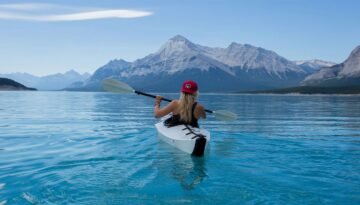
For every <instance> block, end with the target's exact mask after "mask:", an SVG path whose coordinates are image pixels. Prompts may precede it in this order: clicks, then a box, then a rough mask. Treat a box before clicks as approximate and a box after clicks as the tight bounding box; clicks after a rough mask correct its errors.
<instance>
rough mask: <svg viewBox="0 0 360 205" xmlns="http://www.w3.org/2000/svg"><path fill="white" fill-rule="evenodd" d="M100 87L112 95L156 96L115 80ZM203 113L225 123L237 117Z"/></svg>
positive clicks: (219, 112)
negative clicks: (112, 93)
mask: <svg viewBox="0 0 360 205" xmlns="http://www.w3.org/2000/svg"><path fill="white" fill-rule="evenodd" d="M102 86H103V88H104V90H106V91H110V92H114V93H135V94H138V95H144V96H148V97H151V98H156V95H151V94H148V93H144V92H141V91H138V90H134V89H133V88H132V87H130V86H129V85H128V84H126V83H124V82H121V81H118V80H116V79H105V80H103V81H102ZM162 100H164V101H167V102H171V101H172V100H170V99H167V98H162ZM205 112H207V113H211V114H213V115H214V116H215V117H216V118H217V119H220V120H225V121H232V120H236V119H237V115H236V114H235V113H232V112H229V111H226V110H216V111H213V110H208V109H205Z"/></svg>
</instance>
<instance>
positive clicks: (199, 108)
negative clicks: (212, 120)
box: [195, 103, 206, 119]
mask: <svg viewBox="0 0 360 205" xmlns="http://www.w3.org/2000/svg"><path fill="white" fill-rule="evenodd" d="M195 117H196V118H197V119H199V118H206V113H205V108H204V106H203V105H201V104H199V103H198V104H197V105H196V108H195Z"/></svg>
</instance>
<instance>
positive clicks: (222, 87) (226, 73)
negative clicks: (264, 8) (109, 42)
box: [78, 35, 308, 92]
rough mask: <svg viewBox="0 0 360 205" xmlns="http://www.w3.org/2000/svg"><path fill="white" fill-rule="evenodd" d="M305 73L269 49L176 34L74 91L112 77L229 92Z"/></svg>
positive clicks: (293, 80)
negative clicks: (206, 41)
mask: <svg viewBox="0 0 360 205" xmlns="http://www.w3.org/2000/svg"><path fill="white" fill-rule="evenodd" d="M307 75H308V73H307V72H306V71H305V70H303V69H302V68H301V67H299V66H297V65H296V64H295V63H294V62H292V61H289V60H287V59H285V58H284V57H281V56H279V55H278V54H276V53H275V52H273V51H270V50H266V49H263V48H260V47H255V46H252V45H249V44H244V45H242V44H238V43H231V44H230V45H229V46H228V47H226V48H211V47H207V46H202V45H198V44H195V43H193V42H191V41H189V40H188V39H186V38H185V37H183V36H180V35H177V36H175V37H173V38H171V39H169V40H168V41H167V42H166V43H165V44H164V45H162V46H161V47H160V49H159V50H158V51H157V52H155V53H152V54H150V55H148V56H145V57H144V58H141V59H138V60H135V61H134V62H127V61H124V60H113V61H110V62H109V63H108V64H106V65H104V66H102V67H101V68H99V69H98V70H97V71H96V72H95V73H94V74H93V75H92V76H91V78H89V79H88V80H87V81H86V82H85V84H84V85H83V86H82V87H79V88H78V89H82V90H100V89H101V88H100V84H101V80H103V79H105V78H110V77H111V78H117V79H119V80H121V81H124V82H127V83H129V84H130V85H131V86H133V87H135V88H138V89H142V90H147V91H171V92H173V91H178V90H179V86H180V85H181V83H182V81H184V80H187V79H193V80H196V81H198V83H199V85H200V87H201V91H205V92H219V91H221V92H224V91H225V92H232V91H239V90H249V89H250V90H251V89H267V88H281V87H288V86H294V85H297V84H298V83H299V82H300V81H301V80H303V79H304V78H305V76H307Z"/></svg>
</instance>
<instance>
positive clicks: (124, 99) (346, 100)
mask: <svg viewBox="0 0 360 205" xmlns="http://www.w3.org/2000/svg"><path fill="white" fill-rule="evenodd" d="M166 96H167V97H170V98H175V97H178V96H177V94H176V95H175V94H167V95H166ZM200 102H201V103H203V104H204V105H206V106H207V108H209V109H214V110H218V109H219V110H220V109H226V110H230V111H234V112H235V113H237V114H238V115H239V119H238V120H237V121H235V122H222V121H217V120H216V119H214V118H213V117H211V116H208V119H207V120H206V121H202V122H201V126H202V127H204V128H206V129H208V130H209V131H210V132H211V134H212V141H211V143H210V149H209V150H208V151H207V152H206V154H205V157H202V158H194V157H191V156H189V155H188V154H186V153H183V152H181V151H179V150H177V149H175V148H173V147H171V146H169V145H167V144H165V143H163V142H161V141H159V139H158V138H157V133H156V130H155V128H154V123H156V119H154V118H153V114H152V109H153V105H154V102H153V100H152V99H149V98H146V97H142V96H136V95H116V94H110V93H78V92H0V204H1V205H4V204H6V205H8V204H245V203H246V204H359V203H360V97H359V96H306V95H303V96H301V95H300V96H296V95H295V96H279V95H210V94H209V95H205V94H203V95H201V96H200Z"/></svg>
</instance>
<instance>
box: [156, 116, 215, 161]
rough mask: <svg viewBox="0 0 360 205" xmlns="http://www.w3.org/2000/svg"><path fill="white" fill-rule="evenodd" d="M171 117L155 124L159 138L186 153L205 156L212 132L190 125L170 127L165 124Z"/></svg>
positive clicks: (166, 117)
mask: <svg viewBox="0 0 360 205" xmlns="http://www.w3.org/2000/svg"><path fill="white" fill-rule="evenodd" d="M170 117H171V115H167V116H165V117H163V118H161V119H160V121H159V122H158V123H156V124H155V127H156V129H157V132H158V137H159V138H160V139H161V140H162V141H164V142H166V143H168V144H170V145H172V146H174V147H176V148H178V149H180V150H182V151H184V152H186V153H189V154H192V155H194V156H203V155H204V152H205V149H206V147H207V146H208V144H209V141H210V132H209V131H207V130H206V129H203V128H195V127H192V126H189V125H176V126H172V127H168V126H166V125H165V123H164V122H165V120H167V119H168V118H170Z"/></svg>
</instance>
